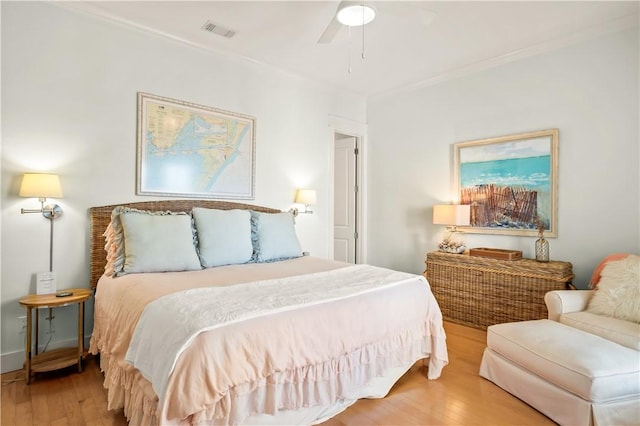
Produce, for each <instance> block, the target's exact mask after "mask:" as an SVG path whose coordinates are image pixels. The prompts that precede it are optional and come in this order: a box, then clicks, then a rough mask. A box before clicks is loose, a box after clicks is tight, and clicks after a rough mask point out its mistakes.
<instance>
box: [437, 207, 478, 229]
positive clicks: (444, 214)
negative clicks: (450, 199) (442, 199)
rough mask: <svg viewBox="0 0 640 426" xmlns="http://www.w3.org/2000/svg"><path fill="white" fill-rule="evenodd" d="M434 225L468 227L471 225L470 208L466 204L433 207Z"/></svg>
mask: <svg viewBox="0 0 640 426" xmlns="http://www.w3.org/2000/svg"><path fill="white" fill-rule="evenodd" d="M433 223H434V224H435V225H454V226H468V225H469V224H470V223H471V206H469V205H468V204H447V205H437V206H433Z"/></svg>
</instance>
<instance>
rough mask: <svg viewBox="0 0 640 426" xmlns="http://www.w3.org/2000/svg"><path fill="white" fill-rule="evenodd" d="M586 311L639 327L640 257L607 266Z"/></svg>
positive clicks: (613, 262)
mask: <svg viewBox="0 0 640 426" xmlns="http://www.w3.org/2000/svg"><path fill="white" fill-rule="evenodd" d="M587 311H588V312H591V313H594V314H599V315H605V316H609V317H613V318H618V319H622V320H626V321H632V322H635V323H640V256H635V255H628V256H626V257H625V258H623V259H620V260H614V261H610V262H607V264H606V265H604V267H603V268H602V272H601V274H600V282H599V283H598V287H597V289H596V291H595V293H594V294H593V297H592V298H591V300H590V301H589V305H588V306H587Z"/></svg>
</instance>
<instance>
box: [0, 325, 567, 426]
mask: <svg viewBox="0 0 640 426" xmlns="http://www.w3.org/2000/svg"><path fill="white" fill-rule="evenodd" d="M445 330H446V332H447V345H448V348H449V365H448V366H447V367H445V368H444V370H443V373H442V377H440V378H439V379H438V380H427V379H426V376H425V370H424V368H425V367H423V366H422V362H418V363H416V365H414V366H413V367H412V368H411V370H409V371H408V372H407V374H405V375H404V376H403V377H402V378H401V379H400V381H399V382H398V383H396V385H395V386H394V387H393V389H392V390H391V392H390V393H389V395H387V396H386V397H385V398H383V399H375V400H361V401H358V402H357V403H356V404H354V405H353V406H351V407H349V408H348V409H347V410H346V411H344V412H342V413H341V414H339V415H338V416H336V417H334V418H332V419H330V420H329V421H327V422H325V423H324V425H325V426H341V425H553V424H554V423H553V422H552V421H551V420H549V419H548V418H547V417H545V416H543V415H542V414H540V413H539V412H537V411H536V410H534V409H533V408H531V407H529V406H528V405H526V404H525V403H523V402H522V401H520V400H519V399H517V398H515V397H513V396H511V395H509V394H508V393H507V392H505V391H503V390H502V389H500V388H499V387H497V386H495V385H494V384H493V383H491V382H489V381H487V380H485V379H483V378H481V377H480V376H478V368H479V366H480V359H481V357H482V351H483V350H484V347H485V341H486V333H485V332H484V331H481V330H476V329H473V328H468V327H463V326H460V325H456V324H452V323H445ZM102 382H103V376H102V373H101V372H100V369H99V367H98V361H97V359H96V358H93V357H90V358H89V359H87V361H86V362H85V369H84V372H83V373H82V374H78V373H77V369H74V368H69V369H66V370H62V371H60V372H53V373H46V374H40V375H38V376H37V378H36V380H35V381H32V383H31V385H26V384H25V382H24V373H23V372H22V371H19V372H11V373H6V374H3V375H2V388H1V394H2V404H1V406H0V408H1V411H2V416H1V423H0V424H1V425H2V426H11V425H17V426H23V425H74V426H75V425H126V424H127V422H126V419H125V417H124V415H123V414H122V410H117V411H108V410H107V397H106V392H105V390H104V389H103V388H102Z"/></svg>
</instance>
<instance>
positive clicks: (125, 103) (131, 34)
mask: <svg viewBox="0 0 640 426" xmlns="http://www.w3.org/2000/svg"><path fill="white" fill-rule="evenodd" d="M1 7H2V186H1V190H2V198H1V200H2V223H1V225H2V228H1V234H2V236H1V238H2V251H1V254H2V271H1V290H2V295H1V297H2V309H1V311H2V329H1V331H2V339H1V351H0V352H1V353H2V355H3V365H2V370H3V371H7V369H11V367H13V368H20V366H21V363H22V360H23V352H22V351H23V347H24V346H23V339H24V337H23V335H19V334H18V333H17V330H18V322H17V317H18V316H19V315H25V313H24V309H22V308H21V307H20V306H19V304H18V299H19V298H20V297H21V296H23V295H26V294H28V293H31V292H34V290H35V284H34V280H33V277H32V275H33V274H34V273H35V272H39V271H46V270H48V266H49V265H48V253H49V252H48V241H49V227H48V222H47V221H46V220H45V219H44V218H43V217H42V216H41V215H37V214H31V215H21V214H20V208H21V207H25V208H37V207H39V204H38V202H37V200H35V199H22V198H19V197H18V189H19V185H20V178H21V175H22V173H24V172H26V171H35V172H41V171H51V172H53V173H57V174H59V175H60V178H61V183H62V186H63V191H64V195H65V196H64V198H63V199H61V200H56V201H57V202H58V204H60V205H61V206H62V208H63V209H64V215H63V216H62V217H61V218H60V219H57V220H56V221H55V230H54V232H55V235H54V238H55V246H54V269H55V270H56V271H57V274H58V287H59V288H68V287H88V286H89V281H88V280H89V269H88V264H89V259H88V214H87V209H88V208H89V207H91V206H100V205H108V204H113V203H121V202H127V201H134V200H139V201H143V200H150V199H153V198H152V197H138V196H136V195H135V168H136V92H138V91H142V92H148V93H152V94H156V95H161V96H166V97H170V98H175V99H180V100H184V101H189V102H194V103H198V104H202V105H208V106H212V107H216V108H221V109H225V110H230V111H236V112H239V113H243V114H248V115H252V116H254V117H256V118H257V126H256V127H257V135H256V187H255V194H256V197H255V200H252V201H251V202H252V203H254V204H259V205H266V206H269V207H274V208H280V209H287V208H289V206H290V205H291V204H292V202H293V197H294V191H295V189H296V188H298V187H310V188H315V189H316V190H317V191H318V204H317V205H316V206H314V212H315V214H313V215H305V216H304V217H300V218H299V219H298V225H297V230H298V235H299V237H300V240H301V243H302V245H303V248H304V250H307V251H310V252H312V254H314V255H318V256H324V255H327V253H328V250H329V249H328V247H329V245H328V243H329V241H328V240H327V238H326V235H327V232H328V210H327V206H328V205H329V203H328V201H327V194H328V191H329V188H328V187H327V184H328V182H330V179H329V175H328V164H329V154H330V153H329V149H328V140H327V138H328V136H327V135H328V123H329V116H330V115H332V116H338V117H344V118H347V119H349V120H353V121H356V122H364V120H365V118H366V117H365V107H366V105H365V100H364V98H362V97H358V96H352V95H348V94H344V93H340V92H336V91H334V90H332V89H329V88H327V87H325V86H321V85H317V84H315V83H312V82H309V81H307V80H303V79H300V78H297V77H293V76H290V75H288V74H284V73H281V72H278V71H275V70H273V69H271V68H269V67H266V66H261V65H259V64H254V63H249V62H246V61H243V60H240V59H233V58H230V57H228V56H226V55H218V54H213V53H210V52H205V51H203V50H200V49H197V48H194V47H190V46H187V45H184V44H180V43H178V42H174V41H170V40H168V39H165V38H162V37H159V36H153V35H150V34H145V33H142V32H140V31H137V30H132V29H129V28H126V27H124V26H121V25H117V24H112V23H107V22H104V21H101V20H98V19H95V18H93V17H91V16H87V15H83V14H79V13H76V12H74V11H70V10H67V9H66V8H63V7H60V6H56V5H51V4H46V3H36V2H2V4H1ZM75 312H76V310H75V308H61V309H56V310H55V316H56V319H55V320H54V326H55V334H54V343H55V342H56V341H64V340H69V339H73V337H74V331H75V330H76V328H75V327H76V326H75V315H76V314H75ZM43 314H44V313H43ZM91 314H92V310H91V309H89V310H88V313H87V318H88V320H87V323H86V327H85V328H86V331H87V334H88V333H90V332H91V329H92V320H91V318H92V315H91ZM42 328H44V327H42ZM45 339H46V336H42V337H41V340H40V342H44V341H45ZM9 355H12V356H11V357H9ZM16 360H17V362H18V364H17V365H15V364H11V362H14V363H15V362H16Z"/></svg>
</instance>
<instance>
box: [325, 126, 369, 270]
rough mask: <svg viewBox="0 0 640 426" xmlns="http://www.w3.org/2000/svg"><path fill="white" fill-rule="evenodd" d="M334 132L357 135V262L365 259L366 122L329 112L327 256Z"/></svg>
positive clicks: (330, 228)
mask: <svg viewBox="0 0 640 426" xmlns="http://www.w3.org/2000/svg"><path fill="white" fill-rule="evenodd" d="M336 133H340V134H343V135H347V136H352V137H355V138H356V144H357V146H358V150H359V151H358V155H357V156H356V161H358V165H357V172H356V182H358V183H357V185H358V194H357V196H356V199H357V206H358V209H357V212H356V232H357V233H358V239H357V240H356V253H357V254H358V255H357V258H356V263H367V152H368V149H367V148H368V147H367V125H366V124H365V123H359V122H357V121H352V120H348V119H346V118H342V117H337V116H333V115H329V135H328V138H329V179H330V185H329V197H328V199H329V206H328V207H329V214H328V215H327V217H328V218H329V224H328V225H329V226H328V228H329V258H330V259H333V237H334V232H333V225H334V220H333V203H334V202H333V197H334V185H335V182H334V177H333V176H334V169H335V155H334V153H335V140H336Z"/></svg>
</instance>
